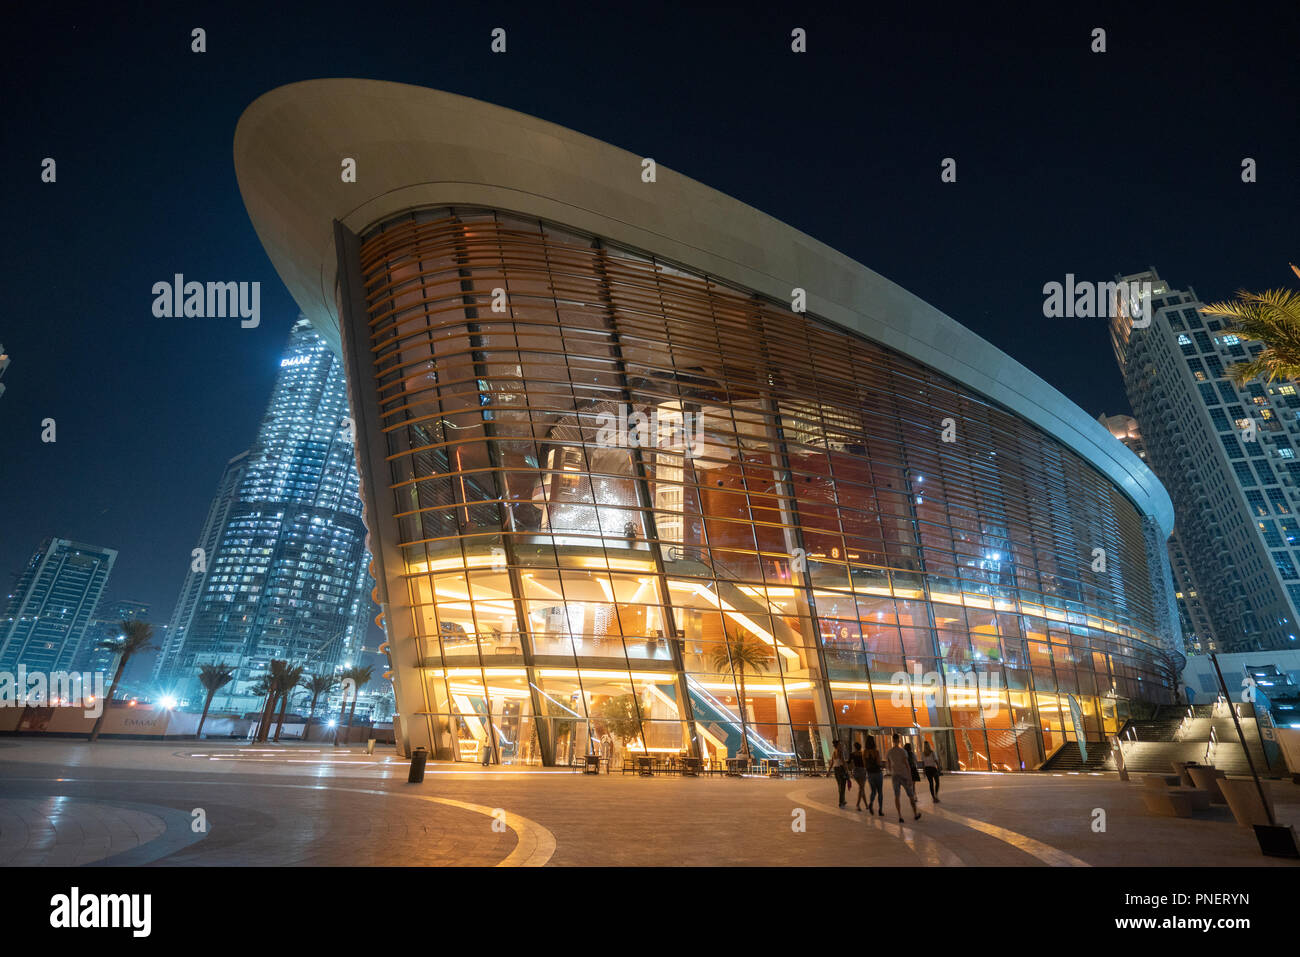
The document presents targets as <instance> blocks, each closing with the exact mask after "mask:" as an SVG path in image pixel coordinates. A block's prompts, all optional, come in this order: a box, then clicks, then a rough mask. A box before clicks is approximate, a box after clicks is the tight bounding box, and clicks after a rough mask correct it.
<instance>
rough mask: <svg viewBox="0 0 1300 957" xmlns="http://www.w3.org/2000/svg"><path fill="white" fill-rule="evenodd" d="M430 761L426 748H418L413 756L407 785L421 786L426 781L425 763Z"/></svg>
mask: <svg viewBox="0 0 1300 957" xmlns="http://www.w3.org/2000/svg"><path fill="white" fill-rule="evenodd" d="M428 760H429V752H428V751H427V750H426V749H425V748H416V749H415V751H414V752H413V753H412V754H411V773H410V774H408V775H407V776H406V783H407V784H419V783H421V782H422V781H423V780H424V762H426V761H428Z"/></svg>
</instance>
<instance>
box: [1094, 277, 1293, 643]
mask: <svg viewBox="0 0 1300 957" xmlns="http://www.w3.org/2000/svg"><path fill="white" fill-rule="evenodd" d="M1122 281H1124V282H1129V283H1134V282H1136V283H1143V282H1149V283H1151V306H1150V309H1149V310H1148V318H1147V322H1148V324H1147V325H1146V326H1142V325H1140V324H1139V325H1137V326H1135V325H1134V323H1133V320H1132V319H1130V318H1129V317H1128V316H1126V315H1122V314H1121V315H1119V316H1117V317H1115V318H1112V320H1111V342H1112V345H1113V346H1114V348H1115V356H1116V358H1117V359H1118V361H1119V366H1120V370H1121V372H1122V373H1123V375H1124V386H1125V389H1126V390H1127V392H1128V398H1129V404H1130V405H1131V406H1132V408H1133V415H1134V417H1135V418H1136V419H1137V422H1138V426H1139V427H1140V429H1141V433H1142V438H1143V441H1144V442H1145V445H1146V451H1147V464H1148V465H1149V466H1150V467H1151V469H1152V470H1153V471H1154V472H1155V473H1156V475H1157V476H1159V478H1160V481H1161V482H1162V483H1163V484H1164V486H1165V488H1166V489H1168V490H1169V496H1170V498H1171V499H1172V500H1173V503H1174V513H1175V515H1176V517H1177V529H1178V536H1177V537H1178V539H1179V541H1180V542H1181V545H1182V548H1183V552H1184V554H1185V556H1186V561H1187V563H1188V567H1189V569H1190V573H1191V574H1190V576H1189V580H1194V581H1195V582H1196V584H1197V585H1198V586H1199V587H1198V588H1197V589H1196V591H1197V596H1198V598H1199V599H1200V600H1201V601H1202V603H1203V605H1204V608H1205V611H1206V613H1207V614H1208V617H1209V620H1210V623H1211V625H1212V626H1213V635H1214V645H1215V646H1216V647H1213V648H1212V647H1209V642H1208V641H1207V642H1204V643H1203V647H1202V648H1200V649H1197V648H1196V647H1195V646H1193V647H1192V648H1191V649H1190V650H1193V651H1195V650H1203V651H1211V650H1216V651H1228V652H1231V651H1252V650H1259V649H1265V648H1294V647H1297V646H1300V641H1297V637H1298V636H1300V615H1298V614H1297V611H1296V609H1297V607H1300V570H1298V569H1300V552H1298V551H1297V547H1298V546H1300V520H1298V519H1297V516H1296V510H1297V507H1300V506H1298V504H1297V502H1298V501H1300V500H1297V498H1296V482H1297V481H1298V480H1300V461H1298V460H1297V459H1296V452H1295V449H1296V444H1297V442H1300V420H1298V419H1297V416H1298V415H1300V395H1297V393H1296V386H1295V384H1294V383H1293V382H1289V381H1284V380H1279V381H1275V382H1271V383H1264V382H1260V381H1258V380H1255V381H1252V382H1248V383H1246V384H1245V385H1244V386H1242V387H1240V388H1238V387H1237V386H1235V385H1234V384H1233V381H1232V378H1231V377H1230V375H1229V372H1230V369H1231V367H1232V366H1233V365H1234V364H1235V363H1238V362H1244V361H1246V360H1248V359H1249V358H1250V357H1251V356H1253V355H1255V354H1256V353H1257V352H1259V351H1260V349H1262V346H1261V345H1259V344H1253V345H1252V344H1249V343H1247V342H1245V341H1243V340H1241V339H1239V338H1238V337H1237V336H1235V335H1233V334H1232V333H1230V332H1225V331H1224V321H1223V320H1222V319H1216V318H1214V317H1212V316H1206V315H1204V314H1202V313H1201V311H1200V309H1201V307H1202V303H1201V302H1200V300H1198V299H1197V297H1196V293H1195V291H1194V290H1192V289H1191V288H1190V287H1189V288H1187V289H1184V290H1179V289H1173V288H1171V287H1170V286H1169V284H1168V283H1166V282H1165V281H1164V280H1162V279H1161V278H1160V276H1159V275H1158V274H1157V273H1156V272H1155V270H1149V271H1147V272H1143V273H1138V274H1135V275H1132V276H1124V277H1122ZM1176 561H1177V559H1176V558H1175V563H1176ZM1174 571H1175V574H1178V569H1177V568H1175V570H1174ZM1183 584H1184V583H1182V582H1180V587H1182V586H1183Z"/></svg>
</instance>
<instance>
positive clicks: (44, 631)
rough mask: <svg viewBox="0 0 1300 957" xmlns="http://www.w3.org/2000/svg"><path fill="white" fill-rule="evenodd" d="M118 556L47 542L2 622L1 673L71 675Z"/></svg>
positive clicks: (92, 547) (78, 544) (111, 551)
mask: <svg viewBox="0 0 1300 957" xmlns="http://www.w3.org/2000/svg"><path fill="white" fill-rule="evenodd" d="M115 561H117V551H116V550H115V549H112V548H102V547H100V546H98V545H85V544H83V543H81V542H70V541H68V540H67V539H63V538H50V539H47V540H46V541H45V542H44V543H43V544H42V545H41V547H40V548H39V549H38V550H37V551H36V554H34V555H33V556H32V558H31V561H29V562H28V563H27V567H26V569H24V570H23V573H22V575H21V576H20V577H19V579H18V587H17V589H16V590H15V591H14V593H13V594H12V595H10V596H9V603H8V609H7V611H6V613H5V617H4V620H3V621H0V671H10V672H11V671H14V670H15V669H16V668H17V667H18V665H26V666H27V669H28V670H29V671H44V672H51V671H67V670H70V669H71V668H72V666H73V665H74V664H76V663H79V661H80V659H81V658H82V645H83V642H84V641H85V638H86V630H87V627H88V626H89V625H90V623H91V620H92V619H93V617H94V614H95V609H96V608H97V607H98V605H99V600H100V597H101V596H102V595H103V593H104V586H105V585H107V584H108V576H109V575H110V574H111V573H112V571H113V563H114V562H115Z"/></svg>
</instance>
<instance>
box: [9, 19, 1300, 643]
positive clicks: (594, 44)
mask: <svg viewBox="0 0 1300 957" xmlns="http://www.w3.org/2000/svg"><path fill="white" fill-rule="evenodd" d="M466 6H468V7H470V9H468V10H466V11H463V12H462V11H459V10H457V9H456V7H455V5H446V4H430V3H406V4H404V3H393V4H371V5H366V4H362V5H357V4H355V3H337V4H335V3H317V4H312V5H310V6H308V7H302V8H295V7H293V5H291V4H279V3H276V4H259V5H248V6H240V5H237V4H226V3H222V4H213V5H194V4H186V3H178V4H173V5H169V6H168V7H167V8H165V9H156V8H151V9H149V10H148V12H147V13H145V12H140V13H130V12H127V13H122V12H118V11H112V12H108V11H105V10H103V9H99V10H90V9H88V10H86V11H82V10H80V9H78V8H77V7H75V6H69V5H66V4H59V3H50V4H44V5H40V6H39V7H38V6H37V5H24V7H23V8H22V10H21V12H18V13H7V17H8V18H9V22H8V23H7V30H6V34H7V37H6V40H5V44H4V46H5V55H4V57H3V58H0V60H2V61H3V63H2V65H0V69H3V72H4V92H5V96H4V104H5V105H4V117H3V124H0V130H2V132H0V136H2V137H3V142H2V144H0V145H2V147H3V148H2V149H0V163H2V164H3V175H4V183H5V187H6V189H5V207H4V208H5V211H6V227H7V228H6V229H5V230H4V231H3V239H2V240H0V242H2V243H3V247H2V251H3V262H4V275H5V279H6V281H5V284H4V288H5V293H6V295H5V308H4V310H3V313H2V314H0V342H3V344H4V345H5V347H6V348H7V350H8V352H9V353H10V355H11V356H12V359H13V365H12V367H11V368H10V370H9V372H8V374H7V375H6V377H5V379H4V381H5V383H6V385H7V386H8V391H7V392H6V393H5V395H4V396H3V397H0V586H3V587H5V589H6V590H7V586H8V585H9V584H10V574H11V573H12V572H16V571H17V570H19V569H20V568H21V567H22V566H23V564H24V563H25V561H26V559H27V558H28V556H29V555H30V554H31V552H32V550H33V549H34V548H35V547H36V545H37V544H38V543H39V541H40V540H41V539H42V538H44V537H46V536H48V535H58V536H62V537H67V538H74V539H79V540H83V541H88V542H93V543H97V544H104V545H110V546H113V547H115V548H117V549H119V550H120V552H121V555H120V557H119V561H118V566H117V569H116V570H115V572H114V574H113V578H112V580H111V582H110V583H109V594H110V595H114V596H120V597H124V598H125V597H129V598H137V599H139V600H142V601H148V602H151V603H153V605H154V615H153V618H154V620H155V621H166V619H167V616H168V615H169V613H170V611H171V606H172V603H173V602H174V600H175V597H176V593H177V590H178V589H179V586H180V583H181V580H182V578H183V577H184V574H185V572H186V569H187V567H188V562H189V553H190V549H191V548H192V547H193V545H194V543H195V539H196V537H197V535H198V531H199V527H200V525H201V523H202V521H203V517H204V515H205V513H206V509H207V506H208V502H209V500H210V498H211V495H212V493H213V491H214V489H215V486H216V483H217V480H218V478H219V476H220V473H221V468H222V465H223V463H224V462H225V461H226V460H227V459H228V458H230V457H231V456H233V455H235V454H236V453H238V452H241V451H243V450H244V449H245V448H247V446H248V445H249V443H250V442H251V441H252V439H253V435H254V433H255V430H256V427H257V424H258V421H259V419H260V417H261V415H262V412H263V409H264V406H265V403H266V401H267V398H268V397H269V393H270V388H271V383H272V380H273V378H274V375H275V372H276V361H277V355H278V352H279V350H280V348H281V347H282V345H283V343H284V340H285V337H286V335H287V333H288V329H289V326H290V324H291V323H292V321H293V319H294V316H295V313H296V307H295V306H294V304H293V302H292V301H291V300H290V298H289V296H288V294H287V293H286V292H285V290H284V289H283V287H282V286H281V284H280V282H279V279H278V278H277V276H276V275H275V272H274V270H273V269H272V267H271V265H270V262H269V261H268V260H267V258H266V256H265V255H264V253H263V252H262V249H261V247H260V245H259V244H258V242H257V238H256V236H255V235H254V233H253V230H252V227H251V225H250V224H249V221H248V217H247V215H246V214H245V212H244V208H243V204H242V203H241V201H240V197H239V191H238V188H237V186H236V182H235V175H234V169H233V166H232V162H231V143H232V136H233V132H234V128H235V123H236V121H237V119H238V118H239V115H240V113H241V112H242V111H243V109H244V108H245V106H247V105H248V104H249V103H250V102H251V101H252V100H254V99H255V98H256V97H257V96H258V95H260V94H261V93H264V92H265V91H267V90H269V89H272V88H273V87H276V86H279V85H281V84H284V83H289V82H292V81H295V80H302V79H309V78H315V77H330V76H353V77H366V78H374V79H384V80H394V81H401V82H406V83H414V84H419V85H423V86H430V87H437V88H440V89H445V90H450V91H453V92H456V93H462V94H466V95H469V96H474V97H478V98H480V99H484V100H487V101H490V102H494V103H499V104H501V105H504V106H508V107H511V108H514V109H517V110H521V111H523V112H526V113H531V114H534V115H537V116H540V117H542V118H544V119H547V120H551V121H553V122H556V123H560V124H562V125H564V126H568V127H571V128H573V129H576V130H579V131H581V132H583V133H587V134H589V135H592V136H595V137H597V138H598V139H602V140H606V141H608V142H611V143H614V144H616V145H618V146H621V147H624V148H626V149H629V150H632V151H634V152H637V153H639V154H642V155H648V156H654V157H655V159H656V160H657V161H658V162H659V163H661V164H662V165H664V166H668V167H671V168H673V169H676V170H678V171H680V172H683V173H685V174H686V175H688V176H691V177H693V178H695V179H698V180H700V181H702V182H704V183H706V184H708V185H710V186H713V187H715V188H717V189H720V190H722V191H723V192H725V193H729V194H731V195H733V196H736V197H738V198H740V199H742V200H744V201H745V202H748V203H750V204H751V205H753V206H756V207H758V208H759V209H761V210H763V211H765V212H767V213H770V214H772V215H774V216H776V217H777V218H779V219H782V220H784V221H786V222H788V223H790V224H791V225H793V226H796V227H798V228H799V229H802V230H804V231H806V232H808V233H810V234H811V235H813V236H815V237H817V238H818V239H820V240H822V241H824V242H826V243H828V244H830V245H831V246H833V247H835V248H837V249H839V250H841V251H843V252H845V253H846V254H848V255H850V256H852V257H854V258H855V259H857V260H859V261H860V262H862V263H864V264H866V265H868V266H870V267H871V268H873V269H875V270H876V271H878V272H880V273H881V274H883V275H885V276H887V277H888V278H890V279H892V280H894V281H895V282H898V283H899V284H901V285H902V286H904V287H905V288H907V289H909V290H911V291H912V292H914V293H916V294H917V295H919V296H920V297H921V298H922V299H925V300H927V301H928V302H930V303H932V304H934V305H935V306H937V307H938V308H940V309H942V310H943V311H945V312H947V313H948V314H949V315H951V316H953V317H954V318H955V319H957V320H958V321H959V322H962V323H964V324H965V325H967V326H969V327H970V328H972V329H974V330H975V331H977V332H979V333H980V334H981V335H983V336H985V337H986V338H988V339H990V340H991V341H992V342H993V343H994V344H995V345H997V346H999V347H1000V348H1002V349H1004V350H1005V351H1007V352H1009V353H1010V354H1011V355H1013V356H1015V357H1016V358H1017V359H1019V360H1020V361H1021V362H1023V363H1024V364H1025V365H1027V366H1028V367H1029V368H1031V369H1033V370H1034V371H1035V372H1037V373H1038V374H1039V375H1041V376H1042V377H1043V378H1045V379H1046V380H1047V381H1048V382H1050V383H1052V384H1053V385H1055V386H1056V387H1057V388H1059V389H1061V390H1062V391H1063V392H1064V393H1065V394H1066V395H1068V396H1070V397H1071V398H1072V399H1074V400H1075V401H1076V402H1078V403H1079V404H1080V405H1081V406H1083V408H1084V409H1086V410H1087V411H1088V412H1090V413H1092V414H1097V413H1099V412H1102V411H1106V412H1117V411H1123V410H1126V402H1125V399H1124V396H1123V391H1122V388H1121V385H1120V380H1119V376H1118V373H1117V371H1116V368H1115V362H1114V359H1113V357H1112V355H1111V352H1110V348H1109V345H1108V343H1107V340H1106V335H1105V328H1104V323H1103V322H1102V321H1100V320H1078V319H1058V320H1049V319H1044V318H1043V316H1042V302H1043V294H1042V287H1043V284H1044V283H1046V282H1050V281H1062V280H1064V277H1065V274H1066V273H1068V272H1072V273H1074V274H1076V276H1079V277H1080V278H1086V279H1093V280H1100V279H1109V278H1111V277H1113V275H1114V274H1115V273H1117V272H1131V271H1136V270H1138V269H1141V268H1144V267H1146V266H1149V265H1152V266H1155V267H1156V268H1157V269H1159V270H1160V271H1161V273H1162V275H1163V276H1164V277H1165V278H1166V279H1168V280H1170V281H1171V282H1173V283H1174V284H1176V285H1188V284H1190V285H1193V286H1195V287H1196V290H1197V292H1198V293H1200V295H1201V296H1202V297H1203V298H1206V299H1217V298H1223V297H1227V296H1230V295H1231V294H1232V292H1233V291H1234V290H1235V289H1237V288H1239V287H1243V286H1244V287H1247V288H1263V287H1267V286H1274V285H1280V284H1286V283H1287V282H1288V281H1293V277H1292V276H1291V274H1290V272H1289V270H1288V269H1287V262H1288V261H1300V250H1298V249H1297V248H1296V242H1295V233H1294V224H1295V221H1296V212H1297V209H1298V208H1300V202H1297V200H1298V199H1300V189H1298V188H1297V184H1296V174H1297V171H1298V170H1300V163H1298V162H1297V160H1298V153H1300V151H1298V150H1297V145H1298V139H1300V134H1298V132H1297V129H1298V127H1297V123H1296V113H1297V103H1300V81H1298V80H1297V77H1298V76H1300V71H1298V70H1297V68H1296V55H1295V43H1296V38H1297V36H1300V29H1298V28H1300V12H1297V11H1300V7H1297V6H1296V5H1295V4H1294V3H1285V4H1282V3H1279V4H1275V5H1267V4H1259V5H1255V4H1249V5H1241V6H1237V5H1233V6H1229V5H1220V6H1219V9H1218V10H1217V11H1216V12H1214V13H1210V14H1206V13H1204V12H1202V11H1201V10H1199V9H1198V5H1191V6H1189V5H1186V4H1183V5H1177V6H1174V5H1171V6H1168V7H1164V8H1162V7H1159V6H1150V7H1149V8H1148V9H1145V10H1142V11H1133V10H1131V9H1129V6H1130V5H1129V4H1102V5H1095V4H1083V5H1078V6H1075V7H1072V8H1069V9H1058V8H1057V5H1055V4H1043V5H1039V6H1038V7H1030V8H1029V9H1028V10H1018V11H1014V12H1003V11H991V10H990V9H988V5H984V4H979V5H972V8H971V9H969V10H965V11H962V10H961V8H954V9H953V10H945V9H944V8H943V6H942V5H935V4H914V3H908V4H903V3H899V4H860V5H857V6H858V7H859V9H857V10H855V11H854V12H844V13H840V12H833V13H823V12H818V11H816V10H811V12H810V7H809V6H808V5H806V4H785V5H764V4H759V3H750V4H744V5H737V6H736V7H734V8H728V7H726V6H716V5H709V6H704V7H702V6H700V5H696V4H689V5H681V6H677V7H660V6H654V7H652V8H651V9H649V10H647V9H645V7H644V5H633V4H618V5H595V4H574V5H569V6H564V5H556V4H528V5H521V6H519V7H517V8H516V7H513V6H511V5H508V4H493V5H491V6H490V7H487V6H483V7H482V8H480V7H479V5H466ZM1144 6H1147V5H1144ZM497 26H501V27H504V28H505V29H506V30H507V37H508V52H507V53H506V54H505V55H494V54H492V53H491V52H490V51H489V33H490V31H491V29H492V28H493V27H497ZM796 26H801V27H804V28H805V29H806V30H807V31H808V37H809V52H808V53H807V54H805V55H795V54H792V53H790V52H789V37H790V30H791V29H792V28H793V27H796ZM1096 26H1101V27H1104V28H1106V30H1107V42H1108V52H1107V53H1105V54H1101V55H1098V54H1092V53H1090V52H1089V42H1090V31H1091V30H1092V28H1093V27H1096ZM194 27H203V28H204V29H206V31H207V36H208V52H207V53H204V54H193V53H191V52H190V31H191V29H192V28H194ZM46 156H51V157H54V158H55V159H56V160H57V162H58V181H57V183H55V184H52V185H51V184H43V183H41V182H40V178H39V174H40V163H41V160H42V158H43V157H46ZM947 156H951V157H955V158H956V159H957V161H958V181H957V183H956V184H942V183H940V180H939V163H940V160H941V159H942V158H943V157H947ZM1245 156H1251V157H1254V158H1255V159H1256V160H1257V161H1258V164H1259V182H1257V183H1255V184H1253V185H1244V184H1243V183H1242V182H1241V180H1240V173H1239V171H1240V163H1241V160H1242V157H1245ZM176 272H182V273H184V274H186V275H187V276H188V277H192V278H196V279H201V280H242V281H253V280H259V281H261V282H262V284H263V299H262V317H263V318H262V325H261V327H260V328H258V329H255V330H244V329H240V328H239V326H238V322H237V321H230V320H224V321H223V320H201V319H156V318H154V316H153V315H152V313H151V311H150V305H151V302H152V295H151V292H150V289H151V287H152V285H153V283H155V282H157V281H159V280H170V278H171V276H172V274H173V273H176ZM47 417H50V418H54V419H55V420H56V421H57V430H58V431H57V435H58V440H57V442H56V443H54V444H43V443H42V442H41V440H40V432H41V426H40V423H41V420H42V419H44V418H47Z"/></svg>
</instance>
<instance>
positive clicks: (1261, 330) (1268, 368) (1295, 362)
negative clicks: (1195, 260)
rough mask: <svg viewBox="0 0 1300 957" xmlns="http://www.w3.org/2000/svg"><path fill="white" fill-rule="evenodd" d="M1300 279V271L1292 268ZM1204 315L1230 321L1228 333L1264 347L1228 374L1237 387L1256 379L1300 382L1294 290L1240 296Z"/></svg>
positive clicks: (1299, 323) (1299, 299)
mask: <svg viewBox="0 0 1300 957" xmlns="http://www.w3.org/2000/svg"><path fill="white" fill-rule="evenodd" d="M1291 271H1292V272H1294V273H1295V274H1296V275H1297V276H1300V267H1297V266H1295V265H1294V264H1293V265H1292V266H1291ZM1201 312H1203V313H1205V314H1206V315H1210V316H1222V317H1223V318H1225V319H1227V320H1228V325H1227V326H1225V327H1224V331H1225V332H1232V333H1235V334H1236V335H1238V336H1240V337H1241V338H1242V339H1246V340H1249V341H1252V342H1260V343H1263V344H1264V351H1263V352H1261V353H1260V354H1259V355H1257V356H1255V358H1253V359H1251V360H1250V361H1248V362H1238V363H1236V364H1235V365H1233V366H1232V367H1231V368H1230V369H1229V370H1228V374H1229V375H1231V376H1232V379H1233V381H1234V382H1236V383H1237V385H1239V386H1240V385H1244V384H1245V383H1247V382H1249V381H1250V380H1251V379H1254V378H1255V377H1256V376H1263V377H1264V381H1265V382H1272V381H1273V380H1274V379H1300V293H1297V292H1295V291H1294V290H1291V289H1269V290H1267V291H1265V292H1258V293H1256V292H1247V291H1246V290H1244V289H1242V290H1239V291H1238V292H1237V299H1236V300H1235V301H1234V302H1215V303H1211V304H1210V305H1208V306H1202V307H1201Z"/></svg>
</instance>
